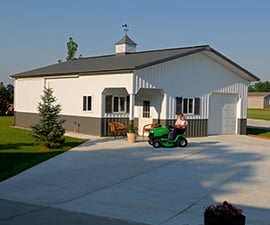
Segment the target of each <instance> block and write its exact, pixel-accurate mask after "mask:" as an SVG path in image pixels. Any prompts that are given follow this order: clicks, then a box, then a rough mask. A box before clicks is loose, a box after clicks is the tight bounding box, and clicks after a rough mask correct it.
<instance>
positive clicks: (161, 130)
mask: <svg viewBox="0 0 270 225" xmlns="http://www.w3.org/2000/svg"><path fill="white" fill-rule="evenodd" d="M184 132H185V131H181V132H179V133H177V134H176V135H175V136H173V127H172V126H167V127H162V126H159V127H156V128H152V129H151V130H150V132H149V136H148V137H149V139H148V143H149V144H150V145H152V146H153V147H154V148H159V147H161V146H162V147H182V148H183V147H186V146H187V144H188V141H187V139H186V138H185V134H184Z"/></svg>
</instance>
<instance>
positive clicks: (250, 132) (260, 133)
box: [247, 128, 270, 139]
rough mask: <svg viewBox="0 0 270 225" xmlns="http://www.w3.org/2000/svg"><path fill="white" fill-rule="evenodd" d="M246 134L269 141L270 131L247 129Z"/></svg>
mask: <svg viewBox="0 0 270 225" xmlns="http://www.w3.org/2000/svg"><path fill="white" fill-rule="evenodd" d="M247 134H248V135H256V136H258V137H263V138H269V139H270V129H262V128H247Z"/></svg>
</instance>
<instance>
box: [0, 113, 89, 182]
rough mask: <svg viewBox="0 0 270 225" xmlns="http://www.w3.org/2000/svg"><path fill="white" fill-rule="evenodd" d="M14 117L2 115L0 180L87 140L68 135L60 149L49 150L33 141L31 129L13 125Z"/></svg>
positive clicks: (0, 127) (0, 125)
mask: <svg viewBox="0 0 270 225" xmlns="http://www.w3.org/2000/svg"><path fill="white" fill-rule="evenodd" d="M12 124H13V117H0V181H3V180H5V179H7V178H9V177H11V176H14V175H16V174H18V173H20V172H22V171H24V170H26V169H28V168H30V167H33V166H35V165H37V164H39V163H41V162H43V161H45V160H48V159H50V158H52V157H54V156H56V155H58V154H61V153H63V152H65V151H68V150H69V149H71V148H73V147H75V146H77V145H80V144H82V143H83V142H85V141H86V140H84V139H77V138H71V137H66V142H65V144H64V145H63V146H62V147H61V148H59V149H53V150H48V149H44V148H43V147H42V146H40V145H36V144H34V143H33V139H32V137H31V136H30V132H31V131H29V130H23V129H18V128H13V127H11V126H12Z"/></svg>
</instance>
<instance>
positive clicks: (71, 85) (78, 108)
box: [15, 74, 132, 117]
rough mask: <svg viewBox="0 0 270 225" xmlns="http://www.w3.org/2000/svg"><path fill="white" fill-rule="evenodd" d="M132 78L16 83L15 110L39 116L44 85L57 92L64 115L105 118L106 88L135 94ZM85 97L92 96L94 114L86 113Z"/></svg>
mask: <svg viewBox="0 0 270 225" xmlns="http://www.w3.org/2000/svg"><path fill="white" fill-rule="evenodd" d="M131 79H132V78H131V74H108V75H89V76H80V77H77V78H74V77H71V78H68V76H66V77H65V78H61V77H58V78H57V77H55V78H24V79H17V80H16V81H15V84H16V91H15V101H16V105H15V110H16V111H20V112H37V104H38V102H40V101H41V99H40V96H41V95H42V94H43V89H44V84H45V83H46V86H47V87H50V88H52V89H53V92H54V96H55V97H56V99H57V103H59V104H61V106H62V111H61V114H63V115H74V116H90V117H101V116H102V105H101V104H102V91H103V90H104V88H119V87H123V88H126V89H127V91H128V92H129V93H131V92H132V82H131ZM83 96H92V109H93V110H92V111H90V112H87V111H86V112H84V111H83V110H82V108H83V106H82V104H83Z"/></svg>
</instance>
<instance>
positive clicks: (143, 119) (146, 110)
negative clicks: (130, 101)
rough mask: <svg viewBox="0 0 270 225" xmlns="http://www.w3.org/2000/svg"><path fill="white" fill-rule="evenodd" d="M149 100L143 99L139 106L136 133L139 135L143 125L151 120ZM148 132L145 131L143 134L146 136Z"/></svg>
mask: <svg viewBox="0 0 270 225" xmlns="http://www.w3.org/2000/svg"><path fill="white" fill-rule="evenodd" d="M150 108H151V107H150V101H148V100H147V101H143V106H142V108H141V110H142V111H141V113H140V117H139V120H138V133H139V135H142V134H143V127H144V125H146V124H151V123H152V122H153V119H152V116H151V112H150ZM147 135H148V133H145V134H144V136H147Z"/></svg>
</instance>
